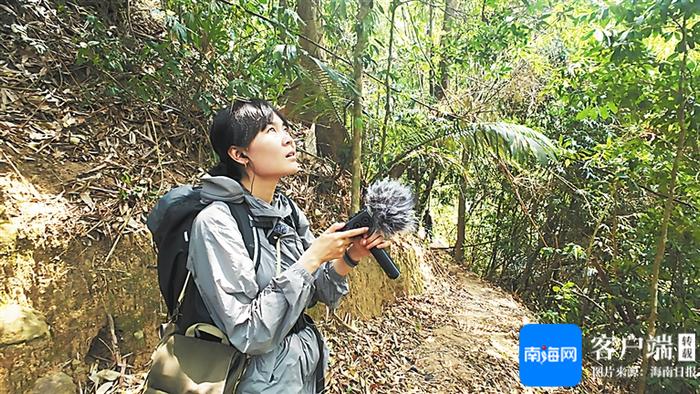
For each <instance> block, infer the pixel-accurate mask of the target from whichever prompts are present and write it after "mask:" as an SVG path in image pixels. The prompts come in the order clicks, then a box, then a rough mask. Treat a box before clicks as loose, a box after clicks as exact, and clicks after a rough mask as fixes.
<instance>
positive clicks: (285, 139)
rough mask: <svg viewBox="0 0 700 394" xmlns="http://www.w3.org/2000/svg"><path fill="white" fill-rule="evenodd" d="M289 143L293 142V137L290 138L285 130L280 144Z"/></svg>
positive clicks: (285, 144)
mask: <svg viewBox="0 0 700 394" xmlns="http://www.w3.org/2000/svg"><path fill="white" fill-rule="evenodd" d="M290 144H292V145H293V144H294V138H292V136H291V135H289V132H288V131H285V132H284V136H283V137H282V145H284V146H287V145H290Z"/></svg>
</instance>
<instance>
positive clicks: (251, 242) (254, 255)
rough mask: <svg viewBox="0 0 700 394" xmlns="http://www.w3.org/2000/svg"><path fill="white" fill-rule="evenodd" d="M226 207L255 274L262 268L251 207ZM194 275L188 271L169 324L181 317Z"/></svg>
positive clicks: (236, 204) (230, 203)
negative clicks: (235, 225) (234, 220)
mask: <svg viewBox="0 0 700 394" xmlns="http://www.w3.org/2000/svg"><path fill="white" fill-rule="evenodd" d="M226 205H227V206H228V207H229V211H231V215H232V216H233V218H234V219H236V224H237V225H238V230H239V231H240V232H241V235H242V236H243V243H244V244H245V247H246V250H247V251H248V255H249V256H250V258H251V259H252V260H253V262H254V263H255V272H257V271H258V267H259V266H260V253H259V250H260V242H259V241H258V239H257V238H258V237H257V231H253V224H252V222H251V218H250V207H248V204H246V203H245V202H240V203H234V202H230V201H226ZM191 275H192V273H191V272H190V271H189V270H187V277H185V284H183V285H182V290H181V291H180V295H179V296H178V297H177V303H176V304H175V308H174V309H173V314H172V315H171V316H170V320H169V323H175V321H176V320H177V318H178V316H180V307H181V306H182V300H184V299H185V291H186V290H187V285H188V283H189V281H190V276H191Z"/></svg>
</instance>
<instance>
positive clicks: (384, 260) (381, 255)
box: [370, 248, 401, 279]
mask: <svg viewBox="0 0 700 394" xmlns="http://www.w3.org/2000/svg"><path fill="white" fill-rule="evenodd" d="M370 252H372V256H374V258H375V259H376V260H377V263H379V266H380V267H382V269H383V270H384V273H385V274H386V276H388V277H389V278H391V279H396V278H398V277H399V274H400V273H401V272H399V268H398V267H397V266H396V264H394V260H392V259H391V256H389V253H387V252H386V251H385V250H384V249H380V248H372V249H370Z"/></svg>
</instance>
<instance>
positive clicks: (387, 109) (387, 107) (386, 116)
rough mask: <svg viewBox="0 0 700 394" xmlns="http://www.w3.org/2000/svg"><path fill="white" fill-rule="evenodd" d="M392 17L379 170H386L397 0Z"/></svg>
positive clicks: (392, 9)
mask: <svg viewBox="0 0 700 394" xmlns="http://www.w3.org/2000/svg"><path fill="white" fill-rule="evenodd" d="M390 7H391V19H390V21H389V54H388V56H387V59H386V78H385V80H384V89H386V101H385V102H384V125H383V126H382V142H381V145H380V147H379V172H382V171H384V146H385V144H386V130H387V128H388V127H389V116H391V56H392V53H393V49H394V20H395V19H396V9H397V8H398V7H399V3H398V1H397V0H392V1H391V5H390Z"/></svg>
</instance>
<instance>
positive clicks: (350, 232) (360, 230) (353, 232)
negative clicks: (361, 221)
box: [336, 226, 369, 239]
mask: <svg viewBox="0 0 700 394" xmlns="http://www.w3.org/2000/svg"><path fill="white" fill-rule="evenodd" d="M341 227H342V226H341ZM367 230H369V227H360V228H355V229H352V230H347V231H339V232H336V234H338V236H339V237H340V238H346V239H347V238H354V237H357V236H360V235H362V234H364V233H366V232H367Z"/></svg>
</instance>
